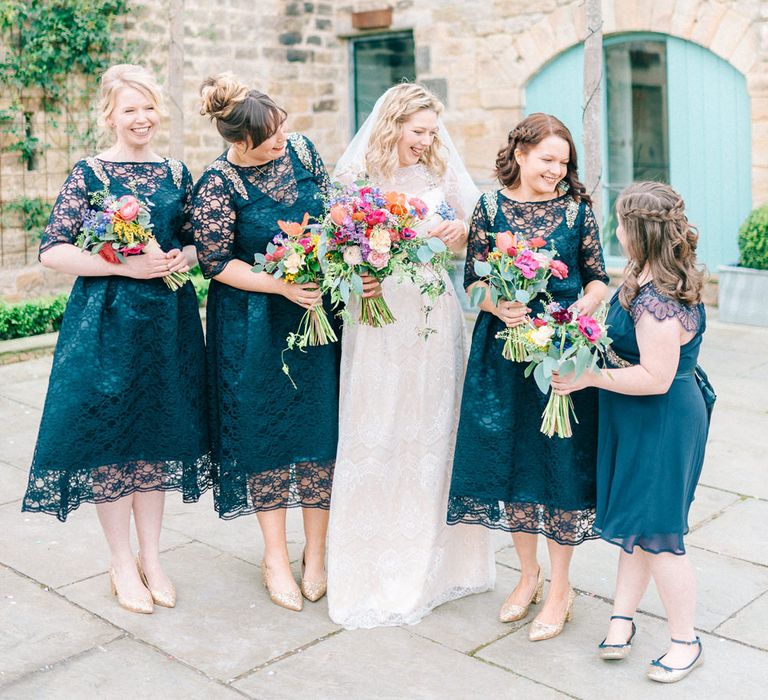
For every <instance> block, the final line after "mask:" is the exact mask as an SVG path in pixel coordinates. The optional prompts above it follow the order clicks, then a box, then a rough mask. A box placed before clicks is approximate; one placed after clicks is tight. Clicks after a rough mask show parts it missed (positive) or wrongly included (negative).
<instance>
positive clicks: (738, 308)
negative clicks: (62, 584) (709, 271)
mask: <svg viewBox="0 0 768 700" xmlns="http://www.w3.org/2000/svg"><path fill="white" fill-rule="evenodd" d="M718 273H719V293H718V306H719V308H720V320H721V321H726V322H728V323H747V324H750V325H755V326H768V306H767V305H766V303H765V302H766V299H768V204H764V205H763V206H761V207H758V208H757V209H755V210H754V211H753V212H752V213H751V214H750V215H749V216H748V217H747V220H746V221H745V222H744V223H743V224H742V225H741V228H740V229H739V264H738V266H732V265H721V266H720V267H719V268H718Z"/></svg>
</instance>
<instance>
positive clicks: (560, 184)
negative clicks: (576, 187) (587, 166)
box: [557, 178, 571, 194]
mask: <svg viewBox="0 0 768 700" xmlns="http://www.w3.org/2000/svg"><path fill="white" fill-rule="evenodd" d="M557 189H559V190H560V191H561V192H562V193H563V194H565V193H566V192H567V191H568V190H570V189H571V186H570V185H569V184H568V180H566V179H565V178H563V179H562V180H560V182H558V183H557Z"/></svg>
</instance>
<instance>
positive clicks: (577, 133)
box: [510, 44, 584, 165]
mask: <svg viewBox="0 0 768 700" xmlns="http://www.w3.org/2000/svg"><path fill="white" fill-rule="evenodd" d="M583 85H584V47H583V46H582V45H581V44H577V45H576V46H572V47H571V48H570V49H567V50H566V51H563V53H561V54H560V55H558V56H556V57H555V58H554V59H553V60H552V61H550V62H549V63H547V65H545V66H544V67H543V68H542V69H541V70H540V71H539V72H538V73H536V75H534V76H533V77H532V78H531V80H530V81H529V82H528V85H527V86H526V88H525V114H526V115H528V114H532V113H533V112H544V113H545V114H554V115H555V116H556V117H557V118H558V119H559V120H560V121H561V122H563V124H565V125H566V126H567V127H568V130H569V131H570V132H571V135H572V136H573V140H574V142H575V144H576V152H577V156H578V160H579V165H581V164H582V163H583V160H584V159H583V155H584V146H583V145H582V138H581V137H582V124H581V102H582V92H583ZM510 128H511V127H510Z"/></svg>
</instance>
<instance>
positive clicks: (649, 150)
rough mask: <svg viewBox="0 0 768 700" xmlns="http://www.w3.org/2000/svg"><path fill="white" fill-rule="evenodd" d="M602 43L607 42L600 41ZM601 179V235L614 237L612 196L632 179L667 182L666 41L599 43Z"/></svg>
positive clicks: (612, 249) (615, 251) (616, 251)
mask: <svg viewBox="0 0 768 700" xmlns="http://www.w3.org/2000/svg"><path fill="white" fill-rule="evenodd" d="M606 43H607V42H606ZM605 72H606V122H607V123H606V128H607V134H606V136H607V159H606V162H605V172H606V173H607V180H606V183H605V186H606V189H605V192H606V194H607V197H606V198H605V199H604V206H605V209H604V211H605V228H604V232H603V233H604V241H605V248H606V253H607V254H608V255H616V256H618V255H621V249H620V246H619V244H618V241H617V240H616V216H615V212H614V205H615V202H616V198H617V196H618V195H619V193H620V192H621V190H623V189H624V188H625V187H626V186H627V185H629V184H630V183H631V182H633V181H637V180H658V181H660V182H669V134H668V123H669V119H668V114H667V50H666V42H664V41H656V40H636V41H621V42H617V43H607V45H606V47H605Z"/></svg>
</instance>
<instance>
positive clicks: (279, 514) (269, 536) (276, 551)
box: [256, 508, 298, 591]
mask: <svg viewBox="0 0 768 700" xmlns="http://www.w3.org/2000/svg"><path fill="white" fill-rule="evenodd" d="M285 510H286V509H285V508H276V509H275V510H265V511H261V512H258V513H256V517H257V518H258V520H259V525H260V526H261V534H262V536H263V537H264V563H265V564H266V566H267V569H269V574H270V576H271V578H272V586H273V587H274V589H275V590H277V591H293V590H298V586H297V585H296V579H294V578H293V574H292V573H291V564H290V560H289V559H288V543H287V542H286V538H285Z"/></svg>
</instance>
